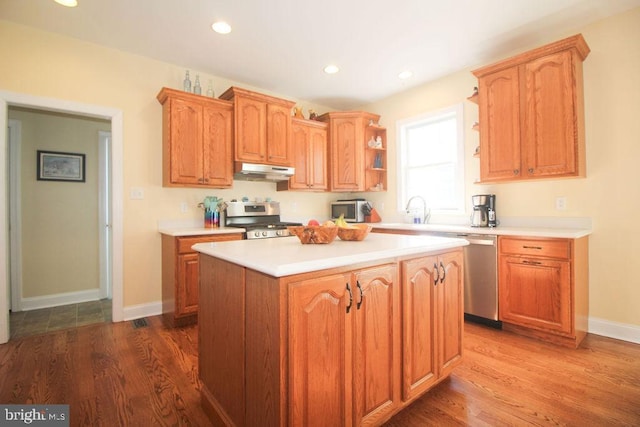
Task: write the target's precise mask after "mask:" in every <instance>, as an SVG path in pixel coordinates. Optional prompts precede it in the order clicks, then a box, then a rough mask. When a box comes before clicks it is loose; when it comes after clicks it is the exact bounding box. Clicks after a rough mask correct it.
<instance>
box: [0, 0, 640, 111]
mask: <svg viewBox="0 0 640 427" xmlns="http://www.w3.org/2000/svg"><path fill="white" fill-rule="evenodd" d="M78 2H79V6H78V7H76V8H72V9H70V8H65V7H62V6H59V5H57V4H56V3H54V2H53V0H0V19H5V20H8V21H13V22H17V23H21V24H24V25H28V26H33V27H37V28H40V29H43V30H46V31H51V32H55V33H60V34H65V35H67V36H71V37H75V38H79V39H83V40H86V41H90V42H93V43H97V44H100V45H105V46H109V47H113V48H116V49H120V50H123V51H127V52H131V53H135V54H139V55H144V56H148V57H151V58H155V59H158V60H161V61H164V62H169V63H172V64H176V65H178V66H181V67H184V68H185V69H190V70H192V73H194V74H195V73H196V72H201V73H207V74H212V75H216V76H220V77H224V78H228V79H231V80H236V81H239V82H244V83H246V84H248V85H252V86H256V87H259V88H263V89H265V90H268V91H271V92H274V93H279V94H283V95H286V96H289V97H292V98H297V99H300V100H306V101H309V102H315V103H318V104H321V105H325V106H327V107H331V108H336V109H351V108H356V107H359V106H362V105H364V104H367V103H370V102H374V101H376V100H379V99H382V98H384V97H386V96H389V95H391V94H394V93H397V92H401V91H404V90H406V89H408V88H410V87H412V86H417V85H420V84H423V83H425V82H428V81H430V80H433V79H436V78H438V77H441V76H444V75H447V74H449V73H452V72H455V71H458V70H460V69H464V68H467V67H474V66H480V65H485V64H487V63H489V62H493V61H495V60H497V59H500V58H502V57H505V56H506V55H510V54H511V53H513V52H515V51H518V50H522V49H525V48H529V47H531V46H535V45H536V44H537V43H543V42H544V43H546V42H547V41H549V40H548V36H547V34H554V35H555V34H564V33H566V34H567V35H570V34H572V31H579V29H580V28H581V27H583V26H584V25H586V24H589V23H591V22H594V21H597V20H599V19H602V18H604V17H607V16H610V15H613V14H616V13H619V12H622V11H624V10H628V9H631V8H633V7H637V6H640V0H395V1H392V0H322V1H316V2H310V1H300V0H271V1H267V0H78ZM217 19H225V20H227V21H228V22H229V23H230V24H231V25H232V27H233V31H232V32H231V34H228V35H226V36H222V35H219V34H216V33H214V32H213V31H212V30H211V24H212V23H213V21H214V20H217ZM587 42H588V40H587ZM329 63H334V64H336V65H338V66H339V67H340V69H341V71H340V72H339V73H338V74H334V75H327V74H325V73H324V72H323V68H324V66H325V65H327V64H329ZM405 69H409V70H411V71H413V73H414V76H413V77H412V78H410V79H408V80H400V79H398V73H400V72H401V71H403V70H405ZM192 75H193V74H192Z"/></svg>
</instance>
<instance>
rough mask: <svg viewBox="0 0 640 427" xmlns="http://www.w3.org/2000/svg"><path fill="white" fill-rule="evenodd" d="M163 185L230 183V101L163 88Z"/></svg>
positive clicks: (231, 166)
mask: <svg viewBox="0 0 640 427" xmlns="http://www.w3.org/2000/svg"><path fill="white" fill-rule="evenodd" d="M157 99H158V101H159V102H160V103H161V104H162V141H163V152H162V154H163V170H162V172H163V185H164V186H166V187H210V188H228V187H231V186H232V184H233V157H232V156H233V154H232V149H233V148H232V144H233V104H232V103H231V102H227V101H221V100H218V99H212V98H207V97H204V96H200V95H193V94H190V93H187V92H183V91H179V90H174V89H169V88H163V89H162V90H161V91H160V93H159V94H158V96H157Z"/></svg>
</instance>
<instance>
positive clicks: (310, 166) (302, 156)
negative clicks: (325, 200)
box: [277, 117, 329, 191]
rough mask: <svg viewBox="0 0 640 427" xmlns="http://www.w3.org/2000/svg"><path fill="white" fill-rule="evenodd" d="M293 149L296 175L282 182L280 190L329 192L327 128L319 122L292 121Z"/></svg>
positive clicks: (279, 183) (279, 185)
mask: <svg viewBox="0 0 640 427" xmlns="http://www.w3.org/2000/svg"><path fill="white" fill-rule="evenodd" d="M291 120H292V122H291V145H292V153H293V166H294V168H295V171H296V172H295V174H294V175H293V176H292V177H291V178H290V179H289V180H288V181H281V182H278V185H277V188H278V190H301V191H326V190H328V188H329V182H328V179H327V124H326V123H322V122H318V121H315V120H304V119H296V118H295V117H294V118H293V119H291Z"/></svg>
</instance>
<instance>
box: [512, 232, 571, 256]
mask: <svg viewBox="0 0 640 427" xmlns="http://www.w3.org/2000/svg"><path fill="white" fill-rule="evenodd" d="M499 242H500V243H499V248H500V253H501V254H513V255H524V256H541V257H548V258H556V259H569V258H570V257H571V243H570V241H569V240H567V239H549V240H539V239H511V238H508V237H501V238H500V240H499Z"/></svg>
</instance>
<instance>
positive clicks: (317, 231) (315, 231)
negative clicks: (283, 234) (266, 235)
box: [287, 225, 338, 245]
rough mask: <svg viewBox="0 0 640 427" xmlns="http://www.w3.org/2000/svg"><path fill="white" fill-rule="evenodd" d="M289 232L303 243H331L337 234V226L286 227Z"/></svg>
mask: <svg viewBox="0 0 640 427" xmlns="http://www.w3.org/2000/svg"><path fill="white" fill-rule="evenodd" d="M287 228H288V229H289V232H290V233H291V234H295V235H296V236H298V239H300V242H301V243H302V244H303V245H306V244H310V243H320V244H322V243H331V242H333V241H334V240H335V238H336V236H337V235H338V227H323V226H318V225H315V226H313V225H299V226H294V227H287Z"/></svg>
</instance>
